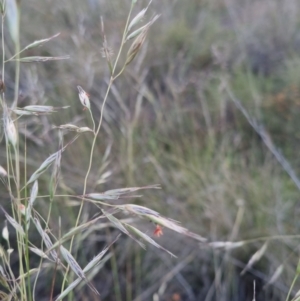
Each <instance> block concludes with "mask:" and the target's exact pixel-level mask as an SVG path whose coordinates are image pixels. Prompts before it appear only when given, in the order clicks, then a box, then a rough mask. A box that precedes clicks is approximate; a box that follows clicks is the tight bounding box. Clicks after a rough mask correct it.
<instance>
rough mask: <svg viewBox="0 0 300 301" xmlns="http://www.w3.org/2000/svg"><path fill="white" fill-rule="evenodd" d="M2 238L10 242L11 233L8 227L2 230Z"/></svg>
mask: <svg viewBox="0 0 300 301" xmlns="http://www.w3.org/2000/svg"><path fill="white" fill-rule="evenodd" d="M2 237H3V238H4V239H5V240H6V241H9V232H8V228H7V226H4V227H3V229H2Z"/></svg>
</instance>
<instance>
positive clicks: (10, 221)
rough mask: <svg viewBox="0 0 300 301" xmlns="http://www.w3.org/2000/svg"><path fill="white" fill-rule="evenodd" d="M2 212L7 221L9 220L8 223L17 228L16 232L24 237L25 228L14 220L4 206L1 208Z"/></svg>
mask: <svg viewBox="0 0 300 301" xmlns="http://www.w3.org/2000/svg"><path fill="white" fill-rule="evenodd" d="M0 208H1V210H2V211H3V213H4V215H5V217H6V219H7V220H8V222H9V223H10V224H11V225H12V226H13V227H14V228H15V230H16V231H18V232H19V234H21V235H22V236H23V235H25V232H24V230H23V227H22V226H21V225H20V224H19V223H18V222H17V221H16V220H15V219H14V218H13V217H11V216H10V215H9V214H8V213H7V212H6V211H5V210H4V208H3V207H2V206H0Z"/></svg>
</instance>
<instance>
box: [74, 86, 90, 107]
mask: <svg viewBox="0 0 300 301" xmlns="http://www.w3.org/2000/svg"><path fill="white" fill-rule="evenodd" d="M77 89H78V92H79V94H78V95H79V99H80V102H81V104H82V105H83V106H84V107H85V108H88V109H89V110H90V108H91V104H90V99H89V96H88V94H87V93H86V92H85V91H84V90H83V89H82V88H81V87H80V86H77Z"/></svg>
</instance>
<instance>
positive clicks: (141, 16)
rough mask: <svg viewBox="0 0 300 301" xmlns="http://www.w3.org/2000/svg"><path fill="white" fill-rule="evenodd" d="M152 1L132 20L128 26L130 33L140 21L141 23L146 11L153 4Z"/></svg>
mask: <svg viewBox="0 0 300 301" xmlns="http://www.w3.org/2000/svg"><path fill="white" fill-rule="evenodd" d="M151 2H152V0H151V1H150V2H149V4H148V5H147V7H146V8H144V9H142V10H141V11H140V12H139V13H138V14H137V15H136V16H135V17H134V18H133V19H132V20H131V22H130V23H129V25H128V31H129V30H130V29H131V28H132V27H133V26H134V25H136V24H137V23H138V22H139V21H141V20H142V19H143V18H144V16H145V14H146V11H147V10H148V8H149V6H150V4H151Z"/></svg>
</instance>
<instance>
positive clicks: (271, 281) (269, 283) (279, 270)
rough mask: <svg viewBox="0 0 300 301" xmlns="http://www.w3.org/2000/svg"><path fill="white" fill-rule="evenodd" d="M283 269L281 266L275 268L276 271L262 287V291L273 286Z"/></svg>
mask: <svg viewBox="0 0 300 301" xmlns="http://www.w3.org/2000/svg"><path fill="white" fill-rule="evenodd" d="M283 269H284V265H283V264H281V265H280V266H278V267H277V269H276V270H275V272H274V274H273V275H272V277H271V278H270V280H269V281H268V282H267V283H266V284H265V285H264V287H263V288H264V289H265V288H266V287H268V286H269V285H271V284H273V283H274V282H275V281H276V280H277V279H278V278H279V277H280V275H281V274H282V272H283Z"/></svg>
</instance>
